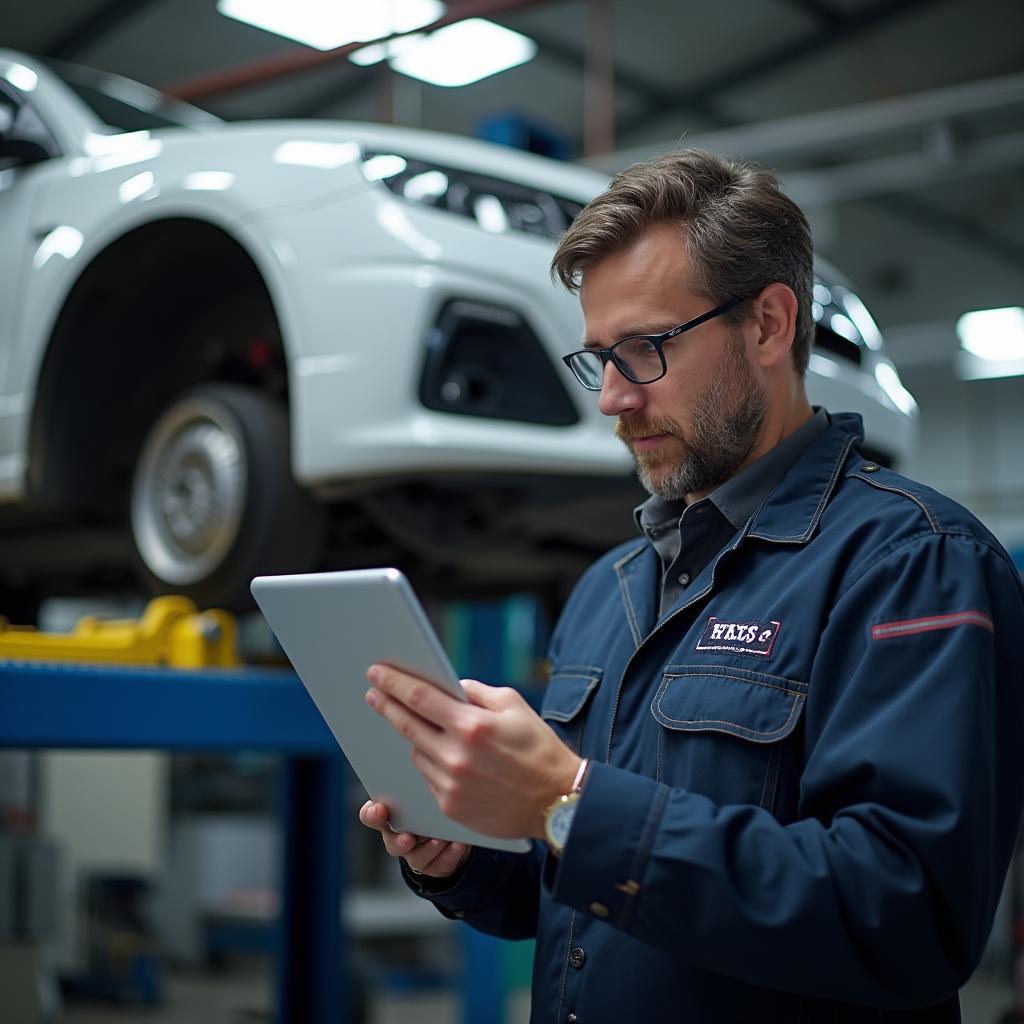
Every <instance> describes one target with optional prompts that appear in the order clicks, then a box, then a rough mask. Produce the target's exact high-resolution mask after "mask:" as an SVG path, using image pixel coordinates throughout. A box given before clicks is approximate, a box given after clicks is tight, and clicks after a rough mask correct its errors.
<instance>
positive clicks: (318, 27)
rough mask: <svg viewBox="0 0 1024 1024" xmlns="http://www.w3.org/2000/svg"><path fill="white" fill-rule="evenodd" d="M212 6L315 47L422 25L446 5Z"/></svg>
mask: <svg viewBox="0 0 1024 1024" xmlns="http://www.w3.org/2000/svg"><path fill="white" fill-rule="evenodd" d="M217 10H218V11H220V13H221V14H223V15H225V16H227V17H228V18H234V19H235V20H237V21H244V22H245V23H246V24H247V25H255V26H256V28H261V29H264V30H265V31H267V32H273V33H275V34H276V35H279V36H285V37H286V38H288V39H294V40H296V41H297V42H300V43H305V44H306V45H307V46H312V47H315V48H316V49H317V50H333V49H335V48H336V47H338V46H344V45H345V44H346V43H359V42H364V41H367V40H370V39H381V38H383V37H384V36H389V35H392V34H393V33H395V32H412V31H413V30H414V29H417V28H422V27H423V26H424V25H429V24H430V23H431V22H434V21H437V19H438V18H440V17H441V16H442V15H443V14H444V12H445V5H444V4H443V3H441V2H440V0H371V2H367V0H362V2H356V0H288V2H287V3H281V2H280V0H217Z"/></svg>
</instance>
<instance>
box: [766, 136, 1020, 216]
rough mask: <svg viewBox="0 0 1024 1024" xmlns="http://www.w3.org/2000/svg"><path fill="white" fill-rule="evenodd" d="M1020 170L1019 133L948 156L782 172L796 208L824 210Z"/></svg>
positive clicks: (955, 147)
mask: <svg viewBox="0 0 1024 1024" xmlns="http://www.w3.org/2000/svg"><path fill="white" fill-rule="evenodd" d="M1021 166H1024V132H1011V133H1006V134H1004V135H998V136H994V137H992V138H987V139H979V140H976V141H972V142H968V143H956V142H954V143H953V144H952V148H951V149H950V150H949V152H946V153H944V152H935V151H934V150H933V149H931V148H929V147H926V148H925V149H924V150H922V151H921V152H919V153H908V154H904V155H901V156H887V157H879V158H877V159H873V160H858V161H854V162H852V163H845V164H842V165H840V166H837V167H832V168H827V169H825V170H819V171H807V172H803V173H796V174H788V173H783V175H782V179H783V181H784V183H785V186H786V191H787V192H788V193H789V194H790V195H791V196H792V197H793V199H794V200H796V202H798V203H799V204H800V205H801V206H804V207H810V206H824V205H834V204H835V203H841V202H849V201H850V200H853V199H867V198H869V197H872V196H881V195H893V194H895V193H900V192H908V191H911V190H913V189H918V188H921V187H923V186H926V185H933V184H937V183H939V182H943V181H956V180H958V179H962V178H972V177H977V176H978V175H981V174H989V173H992V172H993V171H1003V170H1010V169H1014V168H1019V167H1021Z"/></svg>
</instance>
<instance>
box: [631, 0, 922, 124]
mask: <svg viewBox="0 0 1024 1024" xmlns="http://www.w3.org/2000/svg"><path fill="white" fill-rule="evenodd" d="M938 2H942V0H876V2H875V3H873V4H872V5H871V6H870V7H866V8H864V9H863V10H860V11H857V12H856V13H854V14H850V15H848V16H847V17H845V18H844V19H843V22H842V25H841V27H839V28H834V27H821V28H818V29H815V30H813V31H811V32H809V33H808V34H807V35H803V36H800V37H799V38H797V39H793V40H791V41H789V42H786V43H782V44H781V45H779V46H776V47H773V48H772V49H770V50H767V51H765V52H764V53H762V54H760V55H759V56H755V57H748V58H744V59H743V60H741V61H737V62H736V63H735V64H733V65H732V66H730V67H727V68H723V69H722V70H721V71H717V72H715V73H714V74H713V75H709V76H708V77H707V78H705V79H704V80H703V81H701V82H698V83H697V84H696V85H694V86H691V87H690V88H689V89H686V90H684V91H683V92H681V93H678V94H677V95H676V96H674V97H672V98H671V99H669V100H668V101H667V102H663V103H657V104H651V105H650V106H649V107H648V109H647V110H645V111H644V112H643V113H642V114H640V115H638V116H637V117H634V118H632V119H630V120H629V121H627V122H625V123H624V124H622V125H620V126H619V130H620V132H621V133H622V134H626V133H629V132H632V131H636V130H638V129H640V128H643V127H644V126H645V125H648V124H650V123H651V122H652V121H656V120H657V119H658V118H661V117H664V116H665V115H666V114H670V113H672V112H674V111H678V110H680V109H682V108H685V107H688V106H691V105H692V104H694V103H704V102H707V101H708V100H711V99H714V98H715V97H717V96H719V95H720V94H722V93H724V92H728V91H729V90H730V89H735V88H736V86H738V85H745V84H748V83H749V82H752V81H754V80H755V79H758V78H762V77H764V76H765V75H768V74H771V73H773V72H776V71H778V70H780V69H781V68H783V67H785V66H786V65H787V64H792V63H793V62H795V61H797V60H800V59H802V58H804V57H810V56H818V55H820V54H821V53H822V52H824V51H825V50H826V49H829V48H831V47H834V46H835V45H836V44H837V43H845V42H849V41H850V40H851V39H853V38H855V37H856V36H859V35H863V34H864V33H865V32H868V31H869V30H871V29H873V28H877V27H878V26H879V25H881V24H883V23H884V22H887V21H891V20H892V19H893V18H895V17H897V16H899V15H902V14H906V13H908V12H910V11H914V10H919V9H920V8H923V7H929V6H932V5H934V4H935V3H938Z"/></svg>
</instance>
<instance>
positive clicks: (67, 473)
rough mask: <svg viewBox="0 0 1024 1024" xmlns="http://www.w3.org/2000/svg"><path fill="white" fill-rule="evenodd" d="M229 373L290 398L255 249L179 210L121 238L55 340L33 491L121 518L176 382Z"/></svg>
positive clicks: (39, 399)
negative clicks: (144, 448)
mask: <svg viewBox="0 0 1024 1024" xmlns="http://www.w3.org/2000/svg"><path fill="white" fill-rule="evenodd" d="M218 380H219V381H238V382H240V383H246V384H250V385H253V384H254V385H256V386H259V387H261V388H264V389H266V390H268V391H270V392H272V393H277V394H279V395H280V396H281V397H282V398H283V399H284V400H285V401H286V400H287V369H286V364H285V358H284V352H283V346H282V342H281V335H280V329H279V324H278V321H277V318H276V315H275V313H274V308H273V304H272V302H271V299H270V295H269V293H268V291H267V288H266V284H265V283H264V281H263V278H262V275H261V274H260V272H259V269H258V268H257V266H256V264H255V263H254V262H253V260H252V257H251V256H250V255H249V254H248V253H247V252H246V251H245V249H244V248H243V247H242V246H241V244H240V243H239V242H238V241H237V240H236V239H234V238H232V237H231V236H230V235H228V234H227V233H226V232H224V231H223V230H221V229H220V228H218V227H215V226H214V225H211V224H208V223H204V222H202V221H196V220H189V219H180V218H176V219H167V220H162V221H157V222H154V223H152V224H147V225H145V226H143V227H140V228H136V229H135V230H134V231H131V232H130V233H128V234H126V235H124V236H123V237H121V238H120V239H118V240H117V241H115V242H113V243H112V244H111V245H110V246H108V247H107V248H106V249H105V250H104V251H103V252H102V253H101V254H100V255H99V256H97V257H96V258H95V259H94V260H93V262H92V263H91V264H90V265H89V267H88V268H87V269H86V270H85V272H84V273H83V274H82V275H81V277H80V278H79V279H78V281H77V282H76V283H75V285H74V287H73V289H72V291H71V293H70V295H69V296H68V299H67V301H66V303H65V305H64V308H63V309H62V310H61V313H60V316H59V317H58V320H57V324H56V327H55V328H54V331H53V334H52V336H51V339H50V344H49V346H48V348H47V352H46V356H45V358H44V361H43V366H42V369H41V372H40V377H39V384H38V387H37V390H36V398H35V403H34V406H33V417H32V430H31V441H30V448H29V453H30V457H29V493H30V496H31V500H32V501H33V503H35V504H37V505H39V506H40V507H43V508H49V509H55V510H64V511H69V512H72V513H74V514H76V515H82V514H85V515H86V516H89V517H98V518H102V519H110V518H120V517H121V516H123V514H124V510H125V505H126V495H127V490H128V488H129V486H130V482H131V473H132V468H133V466H134V462H135V458H136V455H137V452H138V448H139V445H140V444H141V442H142V438H143V436H144V434H145V432H146V429H147V428H148V426H149V424H150V422H152V420H153V419H154V418H155V416H156V415H157V413H158V412H159V411H160V409H161V408H162V407H163V406H164V405H165V404H166V403H167V402H168V401H169V400H170V398H171V397H173V395H175V394H176V393H177V392H179V391H181V390H183V389H184V388H186V387H190V386H191V385H193V384H197V383H200V382H203V381H218Z"/></svg>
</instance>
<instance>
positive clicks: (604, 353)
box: [562, 295, 751, 391]
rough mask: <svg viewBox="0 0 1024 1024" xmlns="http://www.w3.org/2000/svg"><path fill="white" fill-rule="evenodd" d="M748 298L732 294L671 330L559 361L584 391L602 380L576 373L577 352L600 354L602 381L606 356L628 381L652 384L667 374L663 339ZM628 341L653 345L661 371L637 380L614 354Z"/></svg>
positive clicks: (585, 350) (633, 337) (634, 337)
mask: <svg viewBox="0 0 1024 1024" xmlns="http://www.w3.org/2000/svg"><path fill="white" fill-rule="evenodd" d="M749 298H751V296H749V295H734V296H733V297H732V298H731V299H728V300H727V301H726V302H723V303H722V304H721V305H720V306H715V308H714V309H710V310H708V312H707V313H701V315H700V316H695V317H694V318H693V319H692V320H687V321H686V323H683V324H680V325H679V326H678V327H673V328H672V329H671V330H668V331H665V332H664V333H663V334H632V335H630V336H629V337H628V338H623V339H622V340H621V341H617V342H615V344H614V345H612V346H611V347H609V348H579V349H577V350H576V351H575V352H570V353H569V354H568V355H567V356H562V362H563V363H565V365H566V366H568V367H569V369H570V370H572V375H573V376H574V377H575V378H576V379H577V380H578V381H579V382H580V384H582V385H583V387H585V388H586V389H587V390H588V391H600V390H601V387H602V383H598V384H597V385H593V384H588V383H587V382H586V381H584V380H583V378H582V377H581V376H580V375H579V373H578V372H577V370H576V367H575V366H573V360H574V359H575V358H576V356H579V355H596V356H600V358H601V381H602V382H603V381H604V368H605V367H606V366H607V365H608V360H609V359H610V360H611V361H612V362H613V363H614V364H615V369H616V370H618V371H619V373H621V374H622V376H623V377H625V378H626V380H628V381H632V382H633V383H634V384H653V383H654V382H655V381H656V380H661V378H662V377H664V376H665V374H666V373H668V363H666V362H665V352H664V345H665V342H666V341H671V340H672V338H676V337H678V336H679V335H680V334H685V333H686V332H687V331H692V330H693V328H694V327H700V325H701V324H706V323H707V322H708V321H709V320H714V319H715V317H716V316H721V315H722V314H723V313H728V312H729V310H730V309H735V308H736V307H737V306H738V305H739V304H740V303H741V302H746V301H747V299H749ZM630 341H646V342H649V343H650V344H651V345H653V346H654V350H655V351H656V352H657V353H658V359H659V360H660V362H661V373H659V374H658V375H657V376H656V377H651V378H650V379H649V380H637V379H636V377H634V376H633V375H632V373H631V372H630V370H629V367H628V366H626V365H625V363H624V362H620V360H619V358H618V356H616V354H615V350H616V349H617V348H618V347H619V346H620V345H625V344H626V343H627V342H630Z"/></svg>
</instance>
